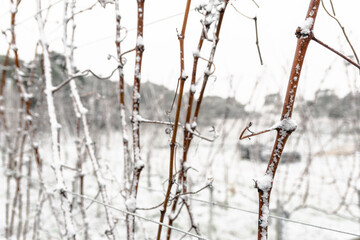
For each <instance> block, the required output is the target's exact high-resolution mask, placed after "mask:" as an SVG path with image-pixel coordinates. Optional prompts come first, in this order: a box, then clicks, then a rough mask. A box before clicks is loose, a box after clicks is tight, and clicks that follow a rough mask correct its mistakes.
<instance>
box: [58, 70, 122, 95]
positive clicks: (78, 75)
mask: <svg viewBox="0 0 360 240" xmlns="http://www.w3.org/2000/svg"><path fill="white" fill-rule="evenodd" d="M119 68H120V67H119V66H118V67H116V68H115V69H114V70H113V71H112V72H111V74H110V75H109V76H108V77H100V76H99V75H97V74H95V73H94V72H93V71H91V70H90V69H86V70H84V71H82V72H81V73H80V74H76V75H74V76H72V77H70V78H68V79H66V80H65V81H63V82H62V83H60V84H59V85H57V86H56V87H53V90H52V93H53V94H54V93H56V92H57V91H59V90H60V89H61V88H63V87H65V86H66V85H67V84H68V83H70V82H71V80H73V79H76V78H79V77H85V76H87V75H88V74H89V73H90V74H92V75H93V76H94V77H96V78H97V79H99V80H108V79H109V78H111V77H112V75H114V73H115V72H116V70H118V69H119Z"/></svg>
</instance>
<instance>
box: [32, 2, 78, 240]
mask: <svg viewBox="0 0 360 240" xmlns="http://www.w3.org/2000/svg"><path fill="white" fill-rule="evenodd" d="M36 3H37V11H38V14H37V15H36V20H37V23H38V28H39V33H40V45H41V47H42V52H43V58H44V59H43V60H44V62H43V68H44V79H45V94H46V101H47V107H48V115H49V121H50V128H51V159H52V164H53V169H54V172H55V178H56V181H57V189H56V191H57V194H58V197H59V198H60V200H61V210H62V213H63V217H64V222H65V232H66V234H65V235H66V237H67V239H69V240H70V239H71V240H74V239H76V232H75V229H74V225H73V220H72V214H71V207H70V200H69V198H68V196H67V194H66V186H65V180H64V178H63V173H62V171H61V167H60V166H61V164H62V159H61V154H60V137H59V133H60V128H61V126H60V124H59V123H58V121H57V116H56V110H55V104H54V98H53V92H52V91H53V85H52V75H51V63H50V56H49V50H48V44H47V41H46V38H45V34H44V28H43V18H42V14H41V0H37V1H36Z"/></svg>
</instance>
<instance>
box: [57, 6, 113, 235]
mask: <svg viewBox="0 0 360 240" xmlns="http://www.w3.org/2000/svg"><path fill="white" fill-rule="evenodd" d="M75 3H76V2H75V1H74V0H72V2H71V3H70V2H69V0H65V2H64V22H63V24H64V33H63V41H64V49H65V53H64V55H65V59H66V70H67V73H68V75H70V76H72V75H74V72H75V67H74V63H73V59H74V47H73V46H74V44H73V41H74V34H75V28H76V23H75V18H74V8H75ZM69 5H70V9H69ZM68 12H70V16H72V17H71V20H72V21H67V19H69V17H68ZM69 23H71V25H70V27H71V29H72V31H71V32H70V34H71V36H70V37H69V36H68V35H69V34H68V24H69ZM89 72H90V73H92V71H90V70H89ZM69 79H71V78H69ZM69 85H70V92H71V97H72V100H73V105H74V110H75V113H76V117H77V119H78V120H79V121H81V123H82V128H83V132H84V138H85V146H86V150H87V154H88V156H89V159H90V161H91V164H92V167H93V170H94V174H95V178H96V181H97V185H98V188H99V192H100V195H101V197H102V200H103V202H104V203H106V204H110V201H109V197H108V194H107V190H106V184H105V182H104V179H103V176H102V173H101V171H100V164H99V162H98V159H97V158H96V155H95V149H94V145H93V140H92V138H91V136H90V131H89V126H88V123H87V117H86V114H87V109H86V108H85V107H84V106H83V104H82V102H81V99H80V95H79V92H78V90H77V86H76V83H75V81H74V80H73V79H72V80H70V81H69ZM104 209H105V216H106V221H107V224H108V228H109V229H107V230H106V231H104V232H106V233H107V236H108V237H111V238H112V239H115V234H114V233H113V232H112V229H113V228H114V222H113V217H112V214H111V212H110V210H109V209H108V208H107V207H106V206H104ZM82 212H85V210H84V209H83V210H82ZM84 225H85V226H88V222H87V219H84ZM86 231H88V229H86Z"/></svg>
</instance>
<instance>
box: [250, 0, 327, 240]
mask: <svg viewBox="0 0 360 240" xmlns="http://www.w3.org/2000/svg"><path fill="white" fill-rule="evenodd" d="M320 1H321V0H310V4H309V9H308V12H307V14H306V18H305V21H304V22H303V23H302V24H301V25H300V26H299V28H298V29H297V33H298V40H297V46H296V50H295V56H294V61H293V65H292V68H291V73H290V78H289V83H288V88H287V91H286V96H285V100H284V105H283V110H282V114H281V119H280V122H278V123H277V124H275V125H274V126H273V127H271V128H270V129H275V130H276V131H277V136H276V139H275V143H274V147H273V150H272V153H271V156H270V160H269V163H268V166H267V169H266V172H265V175H264V176H263V177H261V178H259V179H258V180H256V181H255V187H256V188H257V190H258V193H259V219H258V240H267V239H268V225H269V222H268V218H269V212H270V210H269V209H270V208H269V206H270V194H271V190H272V186H273V182H274V177H275V173H276V169H277V167H278V164H279V161H280V158H281V154H282V152H283V149H284V147H285V144H286V141H287V139H288V138H289V136H290V135H291V133H292V132H293V131H295V129H296V123H295V122H294V121H293V120H292V119H291V116H292V112H293V108H294V103H295V96H296V91H297V86H298V84H299V79H300V73H301V69H302V65H303V62H304V58H305V54H306V50H307V48H308V45H309V43H310V41H311V35H312V30H313V28H314V23H315V20H316V16H317V12H318V9H319V4H320Z"/></svg>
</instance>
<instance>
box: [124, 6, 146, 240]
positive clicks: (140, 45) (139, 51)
mask: <svg viewBox="0 0 360 240" xmlns="http://www.w3.org/2000/svg"><path fill="white" fill-rule="evenodd" d="M144 4H145V0H138V1H137V5H138V7H137V34H136V47H135V52H136V54H135V72H134V85H133V96H132V98H133V102H132V110H133V111H132V117H131V122H132V134H133V153H134V165H133V171H132V180H131V186H130V196H129V198H128V199H127V200H126V201H125V205H126V209H127V210H128V211H129V212H131V213H135V211H136V198H137V193H138V187H139V180H140V174H141V171H142V169H143V168H144V166H145V164H144V162H143V161H142V160H141V156H140V118H141V117H140V115H139V111H140V83H141V64H142V57H143V52H144V50H145V48H144V40H143V37H144ZM120 74H121V73H120ZM120 91H121V89H120ZM123 121H125V120H123ZM124 160H125V161H127V159H124ZM126 219H127V224H128V226H127V229H128V232H127V238H128V240H133V239H135V217H134V216H133V215H131V216H129V215H128V216H127V217H126Z"/></svg>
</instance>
